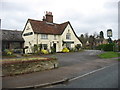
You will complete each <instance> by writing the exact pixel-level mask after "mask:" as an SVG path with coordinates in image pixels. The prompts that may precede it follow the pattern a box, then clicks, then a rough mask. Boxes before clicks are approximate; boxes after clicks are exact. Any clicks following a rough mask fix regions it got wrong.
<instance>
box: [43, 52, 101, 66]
mask: <svg viewBox="0 0 120 90" xmlns="http://www.w3.org/2000/svg"><path fill="white" fill-rule="evenodd" d="M100 53H103V51H100V50H85V51H83V52H80V53H78V52H71V53H65V54H64V53H56V54H55V55H46V56H44V57H56V58H58V60H59V66H70V65H74V64H77V63H82V62H85V61H88V60H95V59H98V56H97V55H98V54H100Z"/></svg>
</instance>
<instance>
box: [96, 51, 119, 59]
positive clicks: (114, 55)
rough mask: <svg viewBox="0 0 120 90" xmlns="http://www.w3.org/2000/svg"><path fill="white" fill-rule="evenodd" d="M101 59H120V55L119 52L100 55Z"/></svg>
mask: <svg viewBox="0 0 120 90" xmlns="http://www.w3.org/2000/svg"><path fill="white" fill-rule="evenodd" d="M98 56H99V57H100V58H106V59H107V58H114V57H119V56H120V53H118V52H105V53H102V54H100V55H98Z"/></svg>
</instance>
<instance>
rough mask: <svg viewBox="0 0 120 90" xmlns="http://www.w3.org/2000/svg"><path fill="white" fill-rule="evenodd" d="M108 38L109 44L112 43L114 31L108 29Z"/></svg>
mask: <svg viewBox="0 0 120 90" xmlns="http://www.w3.org/2000/svg"><path fill="white" fill-rule="evenodd" d="M107 37H109V39H108V42H109V43H112V40H111V38H110V37H112V29H108V30H107Z"/></svg>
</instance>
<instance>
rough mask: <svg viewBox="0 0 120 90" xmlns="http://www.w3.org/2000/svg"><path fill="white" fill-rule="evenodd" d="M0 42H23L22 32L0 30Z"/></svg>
mask: <svg viewBox="0 0 120 90" xmlns="http://www.w3.org/2000/svg"><path fill="white" fill-rule="evenodd" d="M2 41H19V42H24V39H23V38H22V31H17V30H3V29H2Z"/></svg>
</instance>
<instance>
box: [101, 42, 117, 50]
mask: <svg viewBox="0 0 120 90" xmlns="http://www.w3.org/2000/svg"><path fill="white" fill-rule="evenodd" d="M114 46H115V44H114V43H110V44H105V46H104V47H103V50H104V51H113V47H114Z"/></svg>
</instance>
